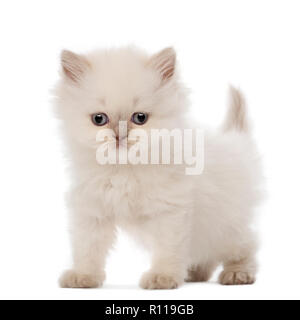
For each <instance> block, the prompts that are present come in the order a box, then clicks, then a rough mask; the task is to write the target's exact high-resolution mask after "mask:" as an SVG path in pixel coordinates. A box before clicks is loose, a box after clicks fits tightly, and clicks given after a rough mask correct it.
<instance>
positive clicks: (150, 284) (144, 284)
mask: <svg viewBox="0 0 300 320" xmlns="http://www.w3.org/2000/svg"><path fill="white" fill-rule="evenodd" d="M179 285H180V282H179V281H178V280H176V279H175V278H174V277H173V276H169V275H167V274H163V273H155V272H151V271H150V272H146V273H145V274H144V275H143V276H142V279H141V281H140V287H141V288H143V289H148V290H155V289H165V290H166V289H176V288H178V286H179Z"/></svg>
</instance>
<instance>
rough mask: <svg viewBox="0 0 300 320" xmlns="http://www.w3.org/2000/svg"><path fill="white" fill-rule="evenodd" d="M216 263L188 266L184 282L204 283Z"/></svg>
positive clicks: (215, 266) (211, 273)
mask: <svg viewBox="0 0 300 320" xmlns="http://www.w3.org/2000/svg"><path fill="white" fill-rule="evenodd" d="M217 266H218V263H216V262H209V263H203V264H197V265H193V266H190V267H189V269H188V275H187V278H186V279H185V281H186V282H206V281H208V280H209V279H210V278H211V276H212V275H213V273H214V271H215V270H216V268H217Z"/></svg>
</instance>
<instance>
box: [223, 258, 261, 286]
mask: <svg viewBox="0 0 300 320" xmlns="http://www.w3.org/2000/svg"><path fill="white" fill-rule="evenodd" d="M255 274H256V261H255V258H254V257H253V256H249V257H244V258H240V259H232V260H228V261H226V262H225V263H224V270H223V272H222V273H221V274H220V276H219V282H220V283H221V284H223V285H245V284H253V283H254V282H255Z"/></svg>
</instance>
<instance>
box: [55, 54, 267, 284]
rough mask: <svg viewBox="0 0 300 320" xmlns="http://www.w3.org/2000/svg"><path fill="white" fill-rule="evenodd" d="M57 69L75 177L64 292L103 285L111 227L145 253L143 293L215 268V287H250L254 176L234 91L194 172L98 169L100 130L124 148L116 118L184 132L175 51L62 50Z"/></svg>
mask: <svg viewBox="0 0 300 320" xmlns="http://www.w3.org/2000/svg"><path fill="white" fill-rule="evenodd" d="M61 64H62V72H61V80H60V82H59V83H58V85H57V87H56V90H55V93H56V100H57V101H56V112H57V115H58V117H59V118H60V119H61V120H62V129H63V134H64V137H65V139H66V145H67V147H68V154H69V156H70V159H71V169H72V173H73V176H72V190H71V191H70V193H69V197H68V206H69V210H70V213H71V231H72V232H71V235H72V247H73V258H74V264H73V268H72V269H71V270H69V271H67V272H65V273H64V274H63V275H62V277H61V278H60V285H61V287H64V288H91V287H98V286H101V285H102V284H103V281H104V280H105V271H104V269H105V260H106V256H107V253H108V251H109V249H110V248H111V247H112V245H113V243H114V240H115V235H116V226H120V227H121V228H124V229H125V230H126V231H128V232H129V234H131V235H132V236H134V237H135V238H136V239H137V240H138V241H141V242H142V243H143V245H144V246H145V247H146V248H147V249H148V250H149V251H150V252H151V254H152V266H151V269H150V270H149V271H148V272H146V273H145V274H144V275H143V276H142V278H141V282H140V286H141V287H142V288H144V289H174V288H177V287H178V286H180V285H181V284H183V282H184V281H195V282H196V281H208V280H209V279H210V277H211V276H212V274H213V272H214V270H215V269H216V267H217V266H218V265H220V264H222V265H223V271H222V273H221V275H220V277H219V282H220V283H221V284H224V285H236V284H252V283H254V281H255V275H256V260H255V254H256V250H257V245H256V237H255V233H254V232H253V230H252V228H251V223H252V218H253V211H254V208H255V206H256V205H257V204H258V202H259V200H260V190H259V186H260V180H261V173H260V163H259V160H258V156H257V153H256V150H255V146H254V144H253V142H252V138H251V132H250V128H249V124H248V120H247V116H246V107H245V102H244V99H243V96H242V95H241V93H240V92H239V91H238V90H236V89H234V88H231V96H232V102H231V105H230V108H229V110H228V116H227V119H226V120H225V122H224V125H223V127H222V128H220V129H218V130H216V131H215V132H211V133H210V132H205V136H204V139H205V150H204V151H205V153H204V157H205V166H204V171H203V173H202V174H201V175H197V176H196V175H194V176H191V175H186V174H185V170H184V166H182V165H174V164H173V165H151V164H149V165H142V164H137V165H132V164H127V165H121V164H115V165H111V164H106V165H100V164H99V163H98V162H97V161H96V150H97V148H98V147H99V145H100V144H101V142H97V141H96V136H97V133H98V132H99V131H100V132H101V130H104V129H111V132H112V134H111V137H110V138H109V139H110V142H111V141H113V142H114V143H115V146H116V148H117V149H119V148H121V147H122V148H123V147H124V146H122V141H123V139H124V138H126V134H125V137H124V134H123V136H121V135H120V132H119V121H125V122H126V124H127V127H128V135H130V133H131V132H133V131H134V129H136V128H143V129H144V130H145V131H146V132H149V131H150V130H151V129H153V128H155V129H161V128H166V129H173V128H189V126H191V124H190V122H189V121H186V119H185V115H186V112H187V109H188V100H187V93H186V90H185V88H184V87H183V86H182V84H181V83H180V80H179V77H178V72H177V68H176V54H175V52H174V50H173V49H172V48H167V49H165V50H163V51H161V52H159V53H157V54H155V55H153V56H148V55H147V54H145V53H144V52H142V51H139V50H138V49H134V48H123V49H114V50H107V51H97V52H93V53H90V54H88V55H85V56H83V55H77V54H75V53H72V52H70V51H63V52H62V55H61ZM106 142H107V141H106ZM131 145H132V144H131ZM131 145H130V144H128V146H127V148H129V147H130V146H131Z"/></svg>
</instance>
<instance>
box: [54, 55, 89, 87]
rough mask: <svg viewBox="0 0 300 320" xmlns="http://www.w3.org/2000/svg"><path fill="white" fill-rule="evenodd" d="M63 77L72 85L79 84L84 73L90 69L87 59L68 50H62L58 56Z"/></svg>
mask: <svg viewBox="0 0 300 320" xmlns="http://www.w3.org/2000/svg"><path fill="white" fill-rule="evenodd" d="M60 59H61V66H62V69H63V72H64V75H65V76H66V77H67V79H68V80H71V81H72V82H73V83H77V84H78V83H79V81H80V80H81V78H82V77H83V76H84V74H85V72H86V71H87V70H88V69H89V68H90V64H89V62H88V61H87V59H86V58H85V57H84V56H82V55H78V54H75V53H73V52H71V51H68V50H63V51H62V53H61V56H60Z"/></svg>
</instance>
